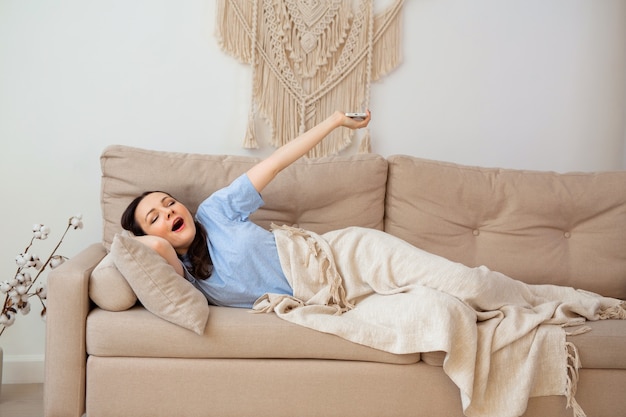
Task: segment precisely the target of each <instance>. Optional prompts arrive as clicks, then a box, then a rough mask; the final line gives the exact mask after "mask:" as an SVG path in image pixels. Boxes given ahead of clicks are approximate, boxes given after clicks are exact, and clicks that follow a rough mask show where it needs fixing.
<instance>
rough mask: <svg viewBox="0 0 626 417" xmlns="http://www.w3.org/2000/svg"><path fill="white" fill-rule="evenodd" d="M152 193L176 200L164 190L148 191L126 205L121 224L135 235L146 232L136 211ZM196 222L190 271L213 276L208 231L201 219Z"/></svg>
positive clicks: (189, 252)
mask: <svg viewBox="0 0 626 417" xmlns="http://www.w3.org/2000/svg"><path fill="white" fill-rule="evenodd" d="M152 193H163V194H167V195H169V196H170V197H172V198H173V199H175V200H176V198H175V197H174V196H172V195H171V194H170V193H166V192H164V191H146V192H145V193H143V194H141V195H140V196H138V197H136V198H135V199H134V200H133V201H131V203H130V204H129V205H128V207H126V210H124V213H122V219H121V224H122V227H123V228H124V229H125V230H128V231H129V232H131V233H132V234H134V235H135V236H144V235H145V234H146V232H144V230H143V229H142V228H141V226H140V225H139V223H137V221H136V220H135V211H136V210H137V206H138V205H139V203H141V201H142V200H143V199H144V197H145V196H147V195H149V194H152ZM177 201H178V200H177ZM194 224H195V225H196V235H195V236H194V238H193V242H191V245H190V246H189V250H188V251H187V255H188V256H189V260H190V261H191V265H192V270H191V271H189V272H191V274H192V275H193V276H194V277H195V278H197V279H207V278H208V277H209V276H211V271H212V270H213V261H211V255H209V248H208V246H207V233H206V230H205V229H204V226H202V224H200V222H199V221H197V220H194Z"/></svg>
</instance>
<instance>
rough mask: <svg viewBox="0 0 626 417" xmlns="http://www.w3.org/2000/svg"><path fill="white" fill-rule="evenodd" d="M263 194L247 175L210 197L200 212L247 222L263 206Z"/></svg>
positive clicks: (200, 213) (202, 205)
mask: <svg viewBox="0 0 626 417" xmlns="http://www.w3.org/2000/svg"><path fill="white" fill-rule="evenodd" d="M263 204H264V201H263V198H262V197H261V194H259V192H258V191H257V190H256V189H255V188H254V186H253V185H252V182H250V179H249V178H248V176H247V175H246V174H243V175H241V176H240V177H238V178H237V179H236V180H234V181H233V182H232V183H231V184H230V185H228V186H226V187H224V188H222V189H220V190H218V191H216V192H215V193H213V194H212V195H211V196H209V197H208V198H207V199H206V200H204V202H202V204H200V208H199V210H198V214H199V215H202V213H205V214H209V213H210V215H213V216H215V215H221V216H223V217H225V219H227V220H230V221H247V220H248V217H249V216H250V214H252V213H254V212H255V211H256V210H257V209H258V208H259V207H261V206H263Z"/></svg>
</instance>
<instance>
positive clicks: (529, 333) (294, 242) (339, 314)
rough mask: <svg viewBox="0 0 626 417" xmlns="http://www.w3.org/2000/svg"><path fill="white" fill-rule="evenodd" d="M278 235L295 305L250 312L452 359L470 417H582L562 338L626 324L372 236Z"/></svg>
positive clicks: (601, 307) (278, 300)
mask: <svg viewBox="0 0 626 417" xmlns="http://www.w3.org/2000/svg"><path fill="white" fill-rule="evenodd" d="M274 234H275V236H276V242H277V245H278V250H279V256H280V260H281V264H282V267H283V270H284V271H285V274H286V275H287V278H288V279H289V281H290V283H291V285H292V288H293V290H294V296H293V297H289V296H284V295H274V294H267V295H266V296H264V297H262V298H260V299H259V300H258V301H257V303H256V304H255V310H257V311H262V312H270V311H275V312H276V314H277V315H278V316H279V317H281V318H283V319H285V320H288V321H290V322H293V323H297V324H299V325H302V326H306V327H309V328H312V329H316V330H319V331H322V332H327V333H332V334H335V335H338V336H340V337H343V338H345V339H348V340H351V341H353V342H356V343H360V344H363V345H367V346H370V347H373V348H376V349H381V350H384V351H388V352H392V353H400V354H401V353H412V352H431V351H445V352H446V357H445V360H444V365H443V368H444V371H445V372H446V374H447V375H448V376H449V377H450V378H451V379H452V380H453V381H454V383H455V384H456V385H457V386H458V387H459V389H460V392H461V400H462V405H463V410H464V413H465V415H466V416H469V417H474V416H481V417H489V416H493V417H507V416H511V417H513V416H519V415H522V414H523V413H524V411H525V409H526V404H527V401H528V398H529V397H531V396H544V395H566V396H567V397H568V406H572V407H573V408H574V413H575V415H577V416H584V412H583V411H582V409H580V407H579V406H578V404H577V403H576V401H575V399H574V391H575V386H576V381H577V376H578V375H577V371H578V366H579V363H578V357H577V352H576V349H575V347H574V346H573V345H572V344H570V343H567V342H566V340H565V336H566V330H564V327H566V326H572V325H578V324H581V323H582V322H584V321H585V319H587V320H598V319H602V318H626V311H625V310H624V305H623V303H622V302H621V301H620V300H615V299H609V298H604V297H600V296H598V295H596V294H592V293H589V292H584V291H577V290H574V289H572V288H565V287H558V286H551V285H540V286H537V285H527V284H524V283H522V282H519V281H516V280H513V279H511V278H508V277H506V276H504V275H502V274H499V273H496V272H492V271H490V270H488V269H487V268H484V267H481V268H468V267H466V266H463V265H461V264H457V263H453V262H450V261H448V260H446V259H444V258H441V257H438V256H435V255H432V254H430V253H427V252H424V251H422V250H419V249H417V248H415V247H414V246H411V245H410V244H408V243H406V242H404V241H402V240H400V239H397V238H394V237H393V236H391V235H388V234H386V233H383V232H379V231H375V230H371V229H363V228H348V229H343V230H339V231H334V232H329V233H326V234H324V235H323V236H319V235H317V234H315V233H312V232H306V231H304V230H302V229H295V228H289V227H284V226H283V227H281V228H275V229H274ZM529 261H530V260H529Z"/></svg>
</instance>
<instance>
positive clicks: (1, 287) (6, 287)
mask: <svg viewBox="0 0 626 417" xmlns="http://www.w3.org/2000/svg"><path fill="white" fill-rule="evenodd" d="M11 289H13V286H12V285H11V284H9V283H8V282H7V281H4V282H0V291H1V292H3V293H5V294H6V293H8V292H9V291H11Z"/></svg>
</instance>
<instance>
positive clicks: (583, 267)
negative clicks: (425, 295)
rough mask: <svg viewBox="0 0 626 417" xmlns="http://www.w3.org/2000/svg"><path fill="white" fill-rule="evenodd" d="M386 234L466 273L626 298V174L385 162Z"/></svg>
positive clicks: (408, 159)
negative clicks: (484, 269)
mask: <svg viewBox="0 0 626 417" xmlns="http://www.w3.org/2000/svg"><path fill="white" fill-rule="evenodd" d="M388 162H389V174H388V184H387V199H386V214H385V215H386V218H385V230H386V231H387V232H389V233H391V234H394V235H396V236H399V237H401V238H403V239H405V240H407V241H409V242H411V243H412V244H414V245H415V246H418V247H420V248H422V249H425V250H428V251H430V252H433V253H436V254H438V255H441V256H444V257H446V258H449V259H451V260H454V261H457V262H461V263H464V264H466V265H469V266H478V265H486V266H488V267H489V268H491V269H493V270H497V271H500V272H503V273H505V274H507V275H509V276H511V277H513V278H517V279H520V280H522V281H525V282H528V283H532V284H545V283H552V284H558V285H567V286H573V287H576V288H582V289H586V290H589V291H593V292H598V293H601V294H603V295H606V296H612V297H617V298H622V299H626V171H621V172H597V173H567V174H558V173H554V172H536V171H521V170H510V169H495V168H478V167H469V166H462V165H457V164H452V163H443V162H435V161H429V160H424V159H419V158H413V157H408V156H392V157H390V158H389V159H388Z"/></svg>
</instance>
